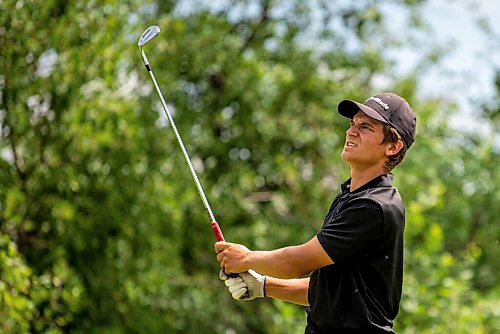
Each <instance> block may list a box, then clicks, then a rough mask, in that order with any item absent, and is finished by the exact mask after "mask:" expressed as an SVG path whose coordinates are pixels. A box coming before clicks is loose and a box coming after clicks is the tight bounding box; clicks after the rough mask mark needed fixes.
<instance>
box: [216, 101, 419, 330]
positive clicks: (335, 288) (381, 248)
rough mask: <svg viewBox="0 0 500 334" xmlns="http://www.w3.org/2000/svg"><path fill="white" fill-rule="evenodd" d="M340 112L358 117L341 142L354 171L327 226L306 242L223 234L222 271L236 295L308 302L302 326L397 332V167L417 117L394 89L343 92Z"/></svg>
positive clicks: (400, 223)
mask: <svg viewBox="0 0 500 334" xmlns="http://www.w3.org/2000/svg"><path fill="white" fill-rule="evenodd" d="M338 112H339V113H340V114H341V115H342V116H345V117H347V118H349V119H351V122H350V127H349V128H348V129H347V131H346V139H345V145H344V147H343V150H342V158H343V159H344V160H345V161H346V162H347V164H348V165H349V167H350V169H351V177H350V178H349V179H348V180H347V181H345V182H344V183H342V185H341V192H340V194H338V195H337V197H336V198H335V199H334V201H333V203H332V204H331V206H330V209H329V210H328V213H327V214H326V217H325V219H324V223H323V226H322V228H321V230H320V231H319V232H318V233H317V234H316V236H314V237H313V238H312V239H311V240H309V241H307V242H306V243H304V244H302V245H298V246H290V247H285V248H281V249H276V250H272V251H251V250H249V249H248V248H246V247H245V246H243V245H239V244H234V243H229V242H217V243H216V244H215V251H216V253H217V260H218V261H219V262H220V266H221V268H222V269H223V270H221V274H220V276H221V279H223V280H225V283H226V286H228V287H229V291H230V292H231V294H232V296H233V298H235V299H240V298H242V299H243V298H244V299H254V298H259V297H272V298H276V299H280V300H284V301H288V302H292V303H295V304H299V305H305V306H308V308H307V311H306V312H307V326H306V328H305V333H395V331H394V328H393V322H394V319H395V318H396V315H397V314H398V310H399V302H400V299H401V291H402V282H403V232H404V226H405V210H404V205H403V201H402V200H401V196H400V194H399V192H398V190H397V189H396V188H395V187H394V186H393V178H394V176H393V175H392V174H391V171H392V170H393V169H394V167H396V166H397V165H398V164H400V163H401V162H402V161H403V158H404V157H405V155H406V152H407V150H408V149H409V148H410V146H411V145H412V143H413V141H414V140H415V133H416V129H415V128H416V116H415V113H414V111H413V110H412V108H411V107H410V106H409V104H408V103H407V102H406V101H405V100H404V99H403V98H401V97H400V96H397V95H395V94H391V93H382V94H378V95H376V96H372V97H370V98H368V99H367V100H366V101H365V102H364V103H358V102H355V101H351V100H343V101H341V102H340V103H339V105H338ZM229 273H240V275H239V277H237V278H229V277H228V276H227V275H226V274H229Z"/></svg>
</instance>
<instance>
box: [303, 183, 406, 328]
mask: <svg viewBox="0 0 500 334" xmlns="http://www.w3.org/2000/svg"><path fill="white" fill-rule="evenodd" d="M393 178H394V177H393V175H392V174H385V175H380V176H378V177H376V178H375V179H373V180H371V181H370V182H368V183H366V184H365V185H363V186H362V187H360V188H358V189H356V190H355V191H353V192H350V191H349V187H350V179H349V180H347V181H346V182H345V183H343V184H342V186H341V188H342V192H341V193H340V194H339V195H338V196H337V197H336V198H335V200H334V201H333V203H332V205H331V207H330V210H329V211H328V214H327V215H326V217H325V220H324V223H323V227H322V228H321V231H320V232H319V233H318V234H317V237H318V240H319V242H320V243H321V245H322V246H323V248H324V249H325V251H326V252H327V253H328V255H329V256H330V258H331V259H332V260H333V261H334V264H332V265H329V266H326V267H323V268H320V269H318V270H316V271H314V272H313V273H312V276H311V280H310V283H309V293H308V299H309V305H310V307H309V308H308V309H307V328H306V331H305V332H306V333H352V332H356V333H358V332H359V333H394V330H393V320H394V319H395V318H396V315H397V314H398V310H399V302H400V299H401V291H402V283H403V231H404V224H405V215H404V205H403V201H402V200H401V196H400V195H399V192H398V191H397V189H396V188H395V187H393V186H392V181H393Z"/></svg>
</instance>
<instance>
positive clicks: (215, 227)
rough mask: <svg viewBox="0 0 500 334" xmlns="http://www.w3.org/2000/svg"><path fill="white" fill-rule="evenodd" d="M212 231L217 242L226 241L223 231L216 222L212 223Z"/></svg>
mask: <svg viewBox="0 0 500 334" xmlns="http://www.w3.org/2000/svg"><path fill="white" fill-rule="evenodd" d="M212 230H214V234H215V238H216V239H217V241H226V240H224V236H223V235H222V231H221V229H220V227H219V224H217V222H216V221H213V222H212Z"/></svg>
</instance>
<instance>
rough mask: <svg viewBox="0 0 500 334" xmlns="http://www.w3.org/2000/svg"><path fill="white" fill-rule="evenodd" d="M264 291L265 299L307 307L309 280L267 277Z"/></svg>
mask: <svg viewBox="0 0 500 334" xmlns="http://www.w3.org/2000/svg"><path fill="white" fill-rule="evenodd" d="M265 289H266V296H267V297H271V298H275V299H279V300H283V301H286V302H290V303H294V304H298V305H304V306H309V301H308V299H307V292H308V290H309V278H297V279H279V278H275V277H270V276H267V277H266V287H265Z"/></svg>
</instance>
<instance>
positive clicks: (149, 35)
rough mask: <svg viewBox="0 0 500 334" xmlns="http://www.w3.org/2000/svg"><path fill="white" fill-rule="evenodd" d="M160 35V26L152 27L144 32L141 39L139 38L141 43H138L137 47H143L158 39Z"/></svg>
mask: <svg viewBox="0 0 500 334" xmlns="http://www.w3.org/2000/svg"><path fill="white" fill-rule="evenodd" d="M159 33H160V28H159V27H158V26H151V27H149V28H147V29H146V30H144V32H143V33H142V35H141V37H140V38H139V42H137V46H139V47H141V46H143V45H144V44H146V43H147V42H149V41H150V40H152V39H153V38H155V37H156V35H158V34H159Z"/></svg>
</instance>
